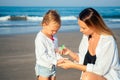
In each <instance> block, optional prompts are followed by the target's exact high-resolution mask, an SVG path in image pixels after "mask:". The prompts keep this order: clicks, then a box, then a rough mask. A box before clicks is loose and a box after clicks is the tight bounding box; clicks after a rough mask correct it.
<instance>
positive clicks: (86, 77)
mask: <svg viewBox="0 0 120 80" xmlns="http://www.w3.org/2000/svg"><path fill="white" fill-rule="evenodd" d="M91 77H92V76H91V73H90V72H84V73H83V74H82V80H91Z"/></svg>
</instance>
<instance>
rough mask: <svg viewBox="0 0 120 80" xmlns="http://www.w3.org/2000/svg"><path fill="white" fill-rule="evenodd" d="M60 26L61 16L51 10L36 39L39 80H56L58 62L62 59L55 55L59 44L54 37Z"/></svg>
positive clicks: (44, 18) (36, 67)
mask: <svg viewBox="0 0 120 80" xmlns="http://www.w3.org/2000/svg"><path fill="white" fill-rule="evenodd" d="M60 26H61V20H60V16H59V14H58V13H57V12H56V11H55V10H49V11H48V12H47V13H46V14H45V16H44V17H43V21H42V27H43V28H42V30H41V31H40V32H39V33H38V34H37V36H36V39H35V54H36V66H35V72H36V76H37V79H38V80H55V74H56V64H57V60H58V59H60V58H62V57H61V56H60V55H59V54H57V53H55V49H56V48H57V46H58V44H57V38H56V37H54V35H55V34H56V33H57V32H58V30H59V28H60Z"/></svg>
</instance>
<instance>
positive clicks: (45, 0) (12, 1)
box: [0, 0, 120, 7]
mask: <svg viewBox="0 0 120 80" xmlns="http://www.w3.org/2000/svg"><path fill="white" fill-rule="evenodd" d="M0 6H63V7H64V6H66V7H67V6H120V0H0Z"/></svg>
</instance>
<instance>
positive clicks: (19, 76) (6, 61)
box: [0, 29, 120, 80]
mask: <svg viewBox="0 0 120 80" xmlns="http://www.w3.org/2000/svg"><path fill="white" fill-rule="evenodd" d="M113 32H114V33H115V36H116V39H117V44H118V50H120V29H116V30H113ZM35 36H36V34H24V35H23V34H22V35H11V36H10V35H9V36H0V80H35V73H34V65H35V53H34V39H35ZM81 37H82V34H81V33H80V32H66V33H65V32H64V33H58V40H59V45H61V44H65V45H66V46H67V47H69V48H70V49H72V50H73V51H75V52H78V46H79V43H80V40H81ZM119 52H120V51H119ZM119 57H120V54H119ZM79 76H80V71H77V70H73V69H69V70H63V69H61V68H58V72H57V80H79Z"/></svg>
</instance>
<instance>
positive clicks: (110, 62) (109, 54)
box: [58, 8, 120, 80]
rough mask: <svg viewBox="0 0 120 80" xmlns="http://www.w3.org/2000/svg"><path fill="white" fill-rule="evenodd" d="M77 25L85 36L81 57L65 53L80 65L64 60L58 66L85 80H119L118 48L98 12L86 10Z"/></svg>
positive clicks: (80, 48) (69, 51)
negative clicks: (70, 70) (79, 75)
mask: <svg viewBox="0 0 120 80" xmlns="http://www.w3.org/2000/svg"><path fill="white" fill-rule="evenodd" d="M78 24H79V26H80V32H82V33H83V38H82V40H81V43H80V46H79V54H76V53H74V52H72V51H71V50H70V49H68V48H64V50H63V54H67V55H69V56H70V57H71V58H72V59H73V60H74V61H77V62H78V63H76V62H72V61H70V60H64V61H63V62H61V63H60V64H58V66H60V67H62V68H65V69H68V68H74V69H78V70H81V71H82V75H81V79H82V80H120V77H119V75H120V63H119V57H118V48H117V44H116V41H115V37H114V35H113V33H112V31H111V30H110V29H109V28H108V27H107V26H106V24H105V23H104V21H103V19H102V17H101V16H100V15H99V13H98V12H97V11H96V10H95V9H93V8H86V9H84V10H83V11H82V12H81V13H80V14H79V18H78Z"/></svg>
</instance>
